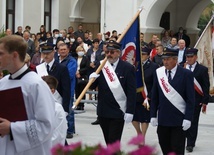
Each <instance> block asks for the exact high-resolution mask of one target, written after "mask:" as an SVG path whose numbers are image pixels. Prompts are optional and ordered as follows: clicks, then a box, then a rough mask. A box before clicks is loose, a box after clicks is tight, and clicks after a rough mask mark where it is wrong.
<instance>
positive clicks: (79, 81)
mask: <svg viewBox="0 0 214 155" xmlns="http://www.w3.org/2000/svg"><path fill="white" fill-rule="evenodd" d="M87 83H88V77H87V76H82V77H80V78H78V79H77V84H82V85H83V84H84V85H86V84H87Z"/></svg>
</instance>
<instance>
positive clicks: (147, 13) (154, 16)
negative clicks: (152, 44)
mask: <svg viewBox="0 0 214 155" xmlns="http://www.w3.org/2000/svg"><path fill="white" fill-rule="evenodd" d="M171 2H172V0H161V1H158V0H150V1H143V2H142V6H143V7H144V6H146V7H144V9H143V10H142V12H141V27H142V31H143V32H147V33H150V32H151V33H160V32H161V31H162V30H163V28H161V27H159V22H160V20H161V16H162V14H163V12H164V11H165V10H166V8H167V6H168V5H169V4H170V3H171Z"/></svg>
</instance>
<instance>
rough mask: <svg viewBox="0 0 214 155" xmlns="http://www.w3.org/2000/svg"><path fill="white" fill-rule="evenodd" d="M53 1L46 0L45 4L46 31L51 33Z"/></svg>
mask: <svg viewBox="0 0 214 155" xmlns="http://www.w3.org/2000/svg"><path fill="white" fill-rule="evenodd" d="M51 1H52V0H45V4H44V25H45V28H46V31H51Z"/></svg>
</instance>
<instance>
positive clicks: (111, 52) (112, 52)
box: [105, 50, 115, 54]
mask: <svg viewBox="0 0 214 155" xmlns="http://www.w3.org/2000/svg"><path fill="white" fill-rule="evenodd" d="M109 52H110V54H114V52H115V51H113V50H108V51H105V53H106V54H109Z"/></svg>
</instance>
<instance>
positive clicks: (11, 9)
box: [6, 0, 15, 32]
mask: <svg viewBox="0 0 214 155" xmlns="http://www.w3.org/2000/svg"><path fill="white" fill-rule="evenodd" d="M8 28H9V29H11V30H12V32H14V30H15V0H7V1H6V29H8Z"/></svg>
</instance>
